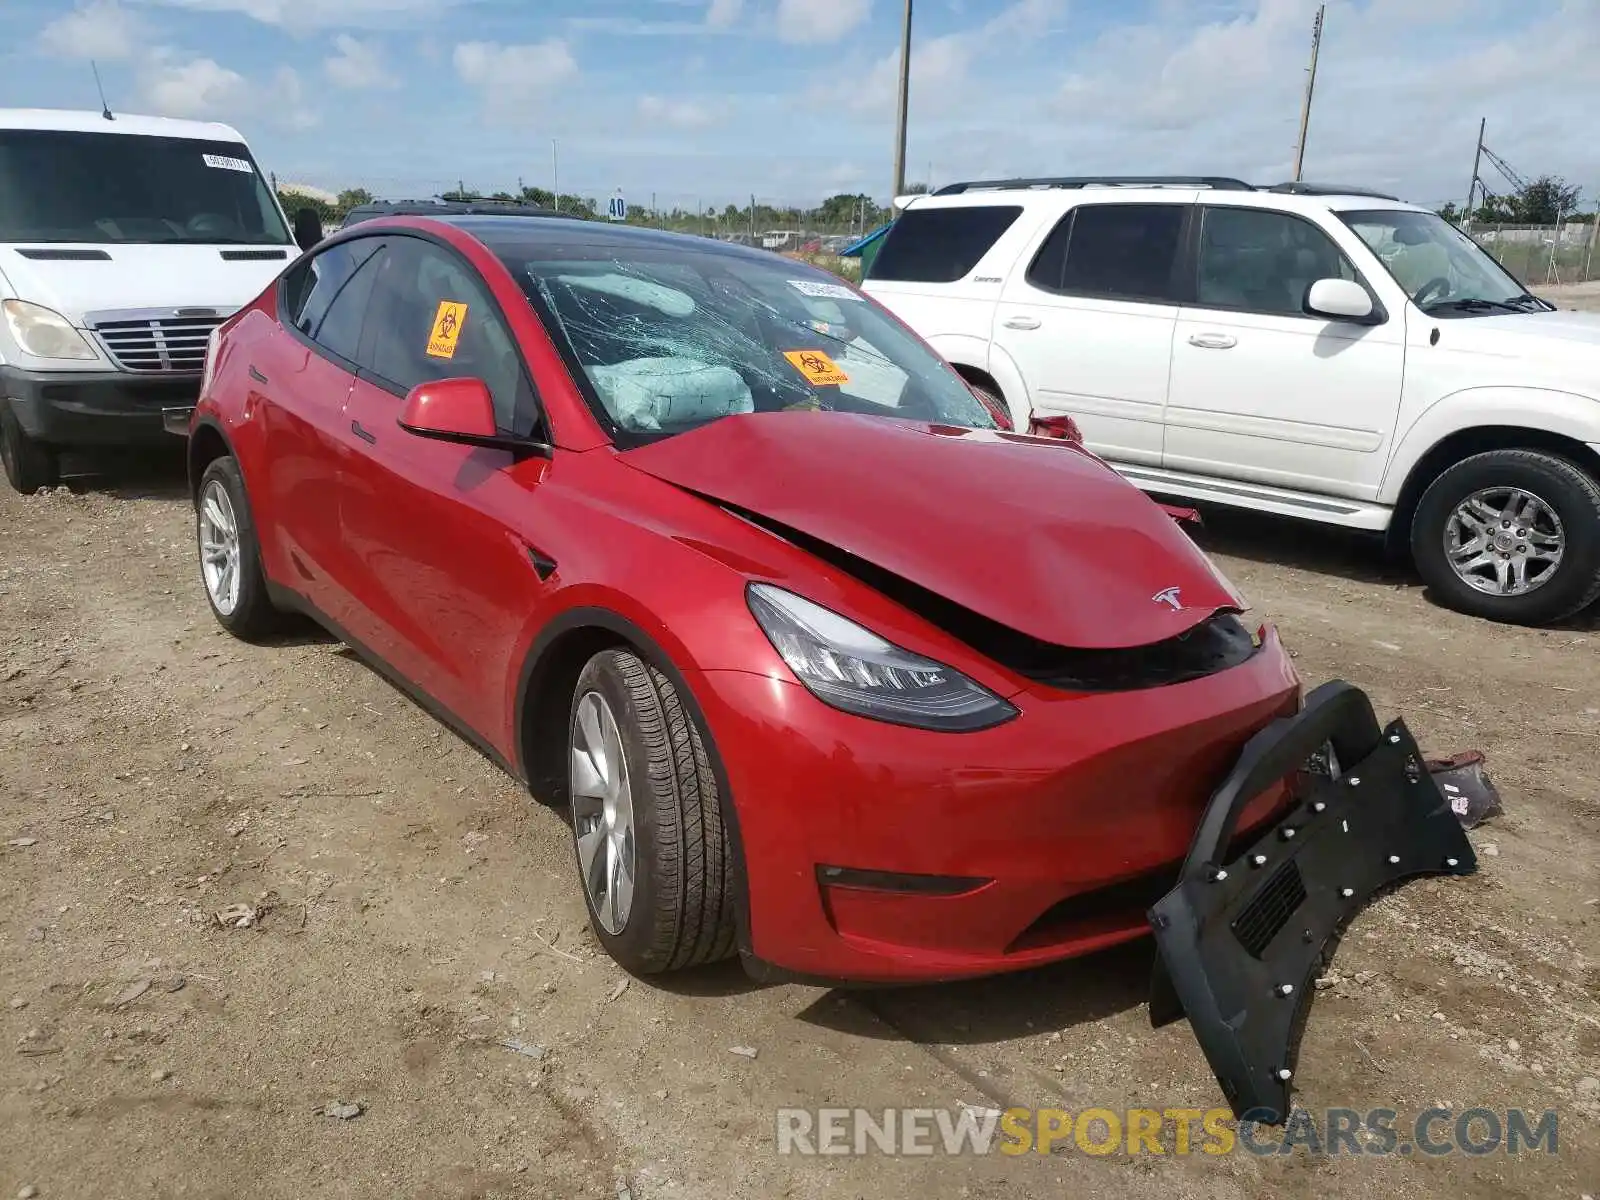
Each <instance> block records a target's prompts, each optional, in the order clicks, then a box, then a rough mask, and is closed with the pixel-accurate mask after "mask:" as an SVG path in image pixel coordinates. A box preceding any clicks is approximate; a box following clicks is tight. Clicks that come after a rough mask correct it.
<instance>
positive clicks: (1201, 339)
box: [1189, 333, 1239, 350]
mask: <svg viewBox="0 0 1600 1200" xmlns="http://www.w3.org/2000/svg"><path fill="white" fill-rule="evenodd" d="M1238 344H1239V339H1238V338H1236V337H1229V336H1228V335H1227V334H1225V333H1196V334H1191V335H1190V336H1189V345H1191V346H1199V347H1200V349H1202V350H1232V349H1233V348H1234V347H1235V346H1237V345H1238Z"/></svg>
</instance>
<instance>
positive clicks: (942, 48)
mask: <svg viewBox="0 0 1600 1200" xmlns="http://www.w3.org/2000/svg"><path fill="white" fill-rule="evenodd" d="M976 49H977V46H976V45H975V41H974V38H973V37H972V36H971V35H970V34H965V33H947V34H944V35H943V36H941V37H936V38H928V39H926V40H924V41H922V42H920V43H919V42H913V43H912V45H911V104H912V108H913V111H914V112H915V113H916V114H917V115H918V116H920V117H926V116H928V115H930V114H935V113H943V112H948V111H951V110H952V109H953V108H955V107H959V106H960V105H962V104H963V103H965V95H964V92H965V87H966V84H967V82H968V71H969V69H970V68H971V66H972V58H973V53H974V51H975V50H976ZM899 86H900V52H899V51H898V50H896V51H894V52H893V53H891V54H889V55H887V56H886V57H884V58H880V59H879V60H878V61H877V62H875V63H874V64H873V65H872V69H871V70H869V71H868V72H867V75H866V78H865V79H863V80H862V81H861V84H860V86H859V87H857V88H856V89H854V91H853V93H852V94H851V96H850V100H849V104H850V107H851V108H852V109H853V110H854V111H856V112H858V113H870V114H872V115H875V116H886V115H892V114H893V113H894V110H895V106H896V103H897V98H898V94H899V91H898V89H899ZM829 90H830V91H831V90H832V89H831V88H830V89H829Z"/></svg>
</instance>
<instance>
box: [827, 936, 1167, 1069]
mask: <svg viewBox="0 0 1600 1200" xmlns="http://www.w3.org/2000/svg"><path fill="white" fill-rule="evenodd" d="M1154 956H1155V944H1154V943H1153V942H1151V941H1148V940H1144V941H1139V942H1134V943H1131V944H1129V945H1125V946H1118V947H1115V948H1113V949H1111V950H1104V951H1101V952H1100V953H1098V954H1091V955H1088V956H1087V957H1084V958H1078V959H1071V960H1069V961H1067V962H1062V963H1055V964H1053V965H1051V966H1048V967H1041V968H1039V969H1037V970H1033V971H1024V972H1019V973H1016V974H1008V975H995V976H990V977H988V978H985V979H973V980H968V981H964V982H961V983H943V984H933V985H929V986H926V987H910V988H890V989H873V990H854V989H851V990H835V991H831V992H829V993H828V994H827V995H825V996H822V997H820V998H819V999H818V1000H817V1001H816V1002H815V1003H814V1004H812V1005H810V1006H809V1007H807V1008H806V1009H805V1010H804V1011H803V1012H801V1013H799V1014H797V1016H798V1019H799V1020H802V1021H807V1022H809V1023H811V1024H814V1025H821V1026H823V1027H825V1028H828V1029H833V1030H836V1031H838V1032H840V1033H848V1034H852V1035H854V1036H856V1037H862V1038H869V1039H872V1040H875V1041H900V1040H905V1041H910V1042H915V1043H917V1044H918V1045H947V1046H976V1045H984V1044H987V1043H991V1042H1006V1041H1011V1040H1014V1039H1016V1038H1023V1037H1033V1036H1036V1035H1038V1034H1042V1033H1051V1032H1054V1031H1056V1030H1066V1029H1071V1028H1072V1027H1074V1026H1076V1025H1083V1024H1086V1023H1088V1022H1090V1021H1098V1020H1101V1019H1103V1018H1105V1017H1110V1016H1114V1015H1116V1014H1117V1013H1123V1012H1128V1011H1130V1010H1131V1009H1135V1008H1137V1007H1139V1006H1140V1005H1141V1004H1143V1003H1144V1002H1145V1001H1146V1000H1147V999H1148V998H1149V991H1150V969H1151V966H1152V964H1153V962H1154Z"/></svg>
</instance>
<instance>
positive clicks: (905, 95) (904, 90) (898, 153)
mask: <svg viewBox="0 0 1600 1200" xmlns="http://www.w3.org/2000/svg"><path fill="white" fill-rule="evenodd" d="M910 103H911V0H906V16H905V25H904V27H903V28H902V29H901V31H900V104H899V109H898V112H897V115H896V117H895V128H894V190H893V191H892V192H891V193H890V194H889V207H890V208H891V209H893V207H894V198H895V197H896V196H901V195H904V194H905V190H906V115H907V113H908V111H909V109H910Z"/></svg>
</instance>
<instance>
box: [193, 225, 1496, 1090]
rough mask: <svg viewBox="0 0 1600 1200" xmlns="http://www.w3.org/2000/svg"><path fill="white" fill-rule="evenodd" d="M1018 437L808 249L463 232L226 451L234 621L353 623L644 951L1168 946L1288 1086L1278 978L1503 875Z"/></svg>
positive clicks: (250, 391)
mask: <svg viewBox="0 0 1600 1200" xmlns="http://www.w3.org/2000/svg"><path fill="white" fill-rule="evenodd" d="M1004 420H1005V418H1004V417H1003V416H1002V415H1001V414H999V413H996V412H994V411H992V410H991V409H990V408H988V407H986V406H985V404H984V403H983V402H982V401H981V400H980V399H979V398H978V397H977V396H976V395H975V394H974V392H973V391H972V390H971V389H969V388H968V387H967V386H966V385H965V384H964V383H963V381H962V379H961V378H960V377H959V376H958V375H956V374H955V373H954V371H952V369H951V368H950V367H949V366H948V365H947V364H945V363H944V362H943V361H942V360H941V359H940V358H939V357H938V356H937V355H936V354H935V353H934V352H933V351H931V350H930V349H929V348H928V347H927V346H926V345H924V344H923V343H922V342H921V341H920V340H919V339H918V338H917V337H916V336H915V335H914V334H912V333H911V332H909V331H908V330H907V329H906V328H905V327H903V326H902V325H901V324H900V323H899V322H898V321H896V320H895V319H894V318H893V317H892V316H890V315H889V314H888V313H887V312H886V311H885V310H884V309H882V308H880V307H879V306H878V305H877V304H876V303H874V302H873V301H871V300H869V299H868V298H866V297H865V296H863V295H862V294H861V293H860V292H858V291H857V290H855V289H854V288H851V287H849V286H847V285H845V284H843V283H841V282H840V281H838V280H837V279H834V278H833V277H831V276H829V275H825V274H823V273H822V272H820V271H817V270H814V269H812V268H810V267H808V266H805V265H803V264H800V263H797V262H793V261H790V260H786V259H783V258H779V257H776V256H773V255H769V254H765V253H761V252H757V251H753V250H749V249H744V248H741V247H737V246H729V245H724V244H721V243H717V242H714V241H709V240H703V239H698V238H688V237H679V236H674V235H669V234H662V233H657V232H653V231H647V230H640V229H629V228H617V227H607V226H602V225H599V224H595V223H586V222H580V221H574V220H568V219H563V218H559V217H511V216H461V217H454V218H449V219H436V218H419V217H391V218H384V219H380V220H376V221H371V222H365V223H362V224H359V225H356V226H353V227H351V228H349V229H347V230H345V231H344V232H343V233H341V234H339V235H336V236H334V237H333V238H331V239H329V240H326V241H323V242H321V243H320V244H318V245H317V246H315V247H314V248H313V249H312V250H310V251H308V252H307V253H306V254H304V255H303V256H302V257H301V258H300V259H299V260H298V261H297V262H295V263H294V264H293V265H292V266H291V267H290V268H289V269H288V270H287V271H286V272H285V273H284V275H283V276H282V278H281V279H280V280H279V281H278V283H277V284H276V285H275V286H274V287H272V288H271V289H269V290H268V291H267V292H266V293H265V294H263V295H262V296H261V297H260V298H258V299H257V300H256V301H255V302H254V303H252V304H250V305H249V306H248V307H246V308H245V309H244V310H242V311H241V312H239V313H238V314H236V315H235V316H234V317H233V318H232V319H230V320H229V321H228V322H226V323H225V324H224V325H223V326H222V327H221V328H220V329H219V330H218V332H217V334H216V335H215V337H214V339H213V343H212V345H211V347H210V351H209V353H208V355H207V359H206V375H205V381H204V387H203V394H202V396H201V399H200V401H199V405H198V408H197V409H196V411H195V412H194V413H193V414H192V417H191V418H190V419H189V420H188V421H187V422H186V428H187V431H188V433H189V435H190V441H189V446H190V451H189V453H190V468H191V479H192V484H193V489H194V494H195V499H196V513H197V521H196V529H197V538H198V546H199V554H200V560H201V573H202V576H203V580H204V584H205V590H206V595H207V597H208V599H209V601H210V604H211V607H212V609H213V610H214V612H215V614H216V617H217V619H218V620H219V621H220V622H221V623H222V625H223V626H224V627H226V628H227V629H229V630H231V631H232V632H234V633H235V634H238V635H240V636H241V637H247V638H257V637H261V636H263V635H265V634H267V633H269V632H270V631H271V630H273V629H274V628H275V627H276V626H277V624H278V621H279V620H280V618H281V617H282V616H283V615H284V614H286V613H291V612H294V613H300V614H306V615H309V616H311V617H313V618H315V620H317V621H319V622H321V623H322V624H323V625H325V626H326V627H327V628H328V629H330V630H332V631H333V632H334V633H335V634H336V635H337V636H338V637H339V638H341V639H343V640H344V641H345V642H347V643H348V644H349V645H350V646H351V647H353V648H355V649H357V650H358V651H359V652H360V653H362V654H363V655H364V656H365V657H366V658H367V659H369V660H370V661H371V662H372V663H373V664H374V665H375V666H376V667H377V668H378V669H380V670H381V671H383V672H384V673H385V674H387V675H388V676H389V677H390V678H391V679H392V680H393V681H394V682H395V683H396V684H397V685H398V686H400V687H402V688H403V689H405V690H406V691H408V692H409V693H410V694H412V695H413V696H414V697H415V698H416V699H417V700H418V701H419V702H420V703H421V704H423V705H424V706H426V707H427V708H429V709H430V710H431V711H433V712H434V713H436V714H437V715H438V716H439V717H440V718H441V719H443V720H444V721H446V722H448V723H449V724H450V725H451V726H453V727H454V728H455V729H456V730H458V731H459V732H460V733H461V734H462V735H463V736H464V737H466V738H468V739H470V740H471V741H472V742H473V743H475V744H476V745H477V746H478V747H480V748H481V749H482V750H483V751H484V752H485V753H486V754H488V755H490V756H491V757H493V758H494V759H495V760H496V761H497V762H499V763H501V764H502V765H503V766H504V767H505V769H506V770H508V771H510V772H512V773H513V774H515V775H516V776H517V777H519V778H520V779H522V780H525V781H526V782H527V783H528V784H529V785H530V787H531V789H532V791H533V794H534V795H535V796H536V797H538V798H539V799H540V800H542V801H546V802H548V803H551V804H554V805H557V806H560V807H563V808H565V809H566V810H567V811H568V812H569V813H570V821H571V829H572V837H573V841H574V845H575V855H574V857H575V860H576V872H575V873H576V880H575V882H577V883H579V884H580V885H581V887H582V891H583V894H584V897H585V899H586V901H587V905H588V910H589V915H590V918H591V921H592V923H593V927H594V930H595V933H596V936H597V937H598V938H599V940H600V942H601V944H602V945H603V946H604V947H605V948H606V949H607V950H608V951H609V952H610V953H611V955H612V956H613V957H614V958H615V959H616V960H617V961H618V962H619V963H621V964H622V965H623V966H624V967H626V968H628V969H629V970H632V971H636V972H641V973H645V972H656V971H662V970H668V969H672V968H680V967H688V966H692V965H694V964H699V963H705V962H709V961H712V960H715V959H720V958H724V957H727V956H730V955H732V954H734V953H739V954H741V955H742V956H743V957H744V959H745V963H746V965H747V967H748V968H749V969H750V970H751V971H752V972H753V973H756V974H757V975H758V976H763V977H769V978H795V977H799V978H813V979H823V980H849V981H859V982H868V983H900V982H919V981H933V980H946V979H952V978H957V977H962V976H970V975H977V974H984V973H991V972H998V971H1008V970H1014V969H1017V968H1022V967H1027V966H1031V965H1035V964H1040V963H1046V962H1051V961H1054V960H1058V959H1062V958H1066V957H1069V956H1072V955H1080V954H1084V953H1086V952H1089V951H1093V950H1095V949H1098V948H1100V947H1105V946H1109V945H1112V944H1114V943H1118V942H1123V941H1126V940H1129V939H1132V938H1137V937H1142V936H1148V935H1150V933H1151V931H1152V924H1154V927H1155V932H1156V936H1157V939H1158V943H1159V944H1160V947H1161V956H1162V962H1163V964H1164V970H1163V973H1162V974H1161V976H1160V978H1159V979H1158V992H1160V993H1161V996H1162V997H1163V1000H1162V1003H1160V1004H1153V1006H1152V1011H1153V1014H1155V1015H1157V1016H1158V1018H1161V1019H1166V1018H1170V1017H1175V1016H1178V1015H1185V1016H1187V1017H1189V1019H1190V1020H1191V1022H1192V1023H1193V1024H1194V1025H1195V1027H1196V1032H1197V1033H1198V1034H1199V1035H1200V1036H1201V1039H1202V1042H1203V1043H1205V1042H1206V1041H1207V1039H1208V1038H1209V1039H1211V1040H1213V1041H1215V1042H1216V1046H1212V1045H1207V1054H1208V1056H1210V1057H1211V1059H1212V1063H1213V1066H1214V1067H1216V1068H1217V1070H1218V1073H1219V1078H1222V1080H1223V1085H1224V1087H1225V1089H1227V1090H1228V1091H1229V1094H1230V1097H1231V1098H1232V1099H1234V1101H1235V1103H1236V1104H1237V1105H1242V1106H1244V1107H1249V1105H1250V1102H1251V1101H1252V1100H1260V1101H1261V1102H1262V1103H1264V1104H1271V1103H1281V1101H1282V1100H1283V1099H1284V1097H1285V1096H1286V1094H1287V1091H1286V1089H1287V1080H1288V1077H1289V1076H1288V1074H1287V1073H1286V1072H1289V1071H1290V1067H1289V1066H1288V1064H1287V1059H1288V1057H1289V1049H1288V1036H1289V1034H1288V1022H1289V1018H1290V1017H1292V1015H1293V1012H1294V1010H1295V1008H1296V1006H1297V1005H1296V1003H1295V1002H1293V1001H1290V1002H1283V1001H1282V1000H1281V997H1284V996H1288V995H1290V994H1293V993H1297V992H1298V991H1300V990H1303V989H1304V986H1305V985H1306V983H1307V981H1308V979H1309V978H1310V975H1311V973H1312V972H1313V970H1314V969H1315V967H1316V965H1317V963H1316V959H1317V955H1318V954H1319V953H1320V952H1321V951H1322V948H1323V944H1324V942H1325V941H1326V940H1327V939H1328V938H1329V937H1330V936H1331V935H1332V934H1333V933H1334V932H1335V931H1336V930H1337V927H1338V926H1339V924H1340V923H1342V922H1343V921H1344V920H1345V919H1347V917H1348V916H1349V914H1350V913H1351V912H1353V911H1354V909H1355V908H1356V907H1358V906H1359V904H1360V903H1361V902H1362V901H1363V900H1365V899H1366V897H1367V896H1368V895H1370V894H1371V892H1372V891H1373V890H1375V889H1376V888H1378V887H1380V886H1384V885H1386V884H1388V883H1390V882H1392V881H1393V880H1394V879H1395V878H1403V877H1406V876H1409V875H1417V874H1427V873H1432V872H1448V871H1466V870H1470V869H1471V866H1472V863H1471V852H1470V849H1469V848H1467V847H1466V843H1465V839H1464V837H1462V835H1461V831H1460V829H1459V827H1458V826H1457V825H1456V824H1455V823H1454V822H1453V821H1451V820H1450V819H1449V813H1448V809H1445V810H1444V816H1445V820H1444V821H1442V822H1441V821H1439V820H1438V819H1437V816H1438V814H1437V811H1435V809H1436V807H1437V796H1438V794H1437V791H1436V790H1434V789H1433V787H1432V784H1431V783H1430V782H1429V781H1428V779H1427V776H1426V774H1425V773H1419V772H1416V771H1414V770H1412V769H1411V767H1412V764H1413V761H1414V759H1415V747H1414V746H1413V745H1412V743H1411V741H1410V738H1409V735H1407V734H1406V733H1405V731H1404V727H1403V726H1401V725H1398V724H1396V725H1394V726H1391V727H1389V728H1388V729H1386V730H1380V729H1379V727H1378V725H1377V722H1376V721H1375V720H1374V719H1373V717H1372V711H1371V708H1370V706H1369V705H1367V703H1366V701H1365V698H1364V697H1363V696H1362V695H1361V693H1360V692H1358V691H1356V690H1355V689H1353V688H1350V687H1349V686H1348V685H1343V684H1333V685H1328V686H1326V687H1324V688H1322V689H1319V690H1318V691H1317V692H1316V693H1313V695H1312V697H1311V698H1310V699H1309V700H1307V701H1305V702H1303V701H1302V696H1301V689H1300V683H1299V680H1298V679H1297V678H1296V675H1295V671H1294V668H1293V666H1292V664H1291V663H1290V661H1289V658H1288V656H1287V654H1286V653H1285V651H1284V649H1283V647H1282V645H1281V644H1280V642H1279V640H1278V636H1277V634H1276V633H1275V632H1274V631H1273V630H1272V628H1270V627H1267V626H1259V627H1258V626H1256V625H1255V624H1254V623H1249V622H1246V620H1245V619H1244V617H1243V612H1244V610H1245V607H1246V606H1245V603H1244V601H1243V600H1242V599H1241V598H1240V596H1239V594H1238V593H1237V592H1236V591H1235V590H1234V588H1233V587H1232V586H1230V585H1229V583H1228V581H1227V580H1226V579H1225V578H1223V576H1222V575H1221V574H1219V573H1218V571H1217V570H1216V569H1215V568H1214V567H1213V566H1212V564H1211V563H1210V561H1209V560H1208V559H1207V557H1206V556H1205V555H1204V554H1203V553H1202V552H1201V550H1200V549H1199V548H1198V547H1197V546H1196V545H1195V544H1194V543H1193V542H1192V541H1191V540H1190V539H1189V537H1188V536H1186V534H1185V533H1184V532H1183V530H1182V529H1181V528H1180V527H1179V526H1178V525H1177V524H1176V523H1175V522H1174V521H1173V519H1172V518H1171V517H1170V516H1169V515H1168V514H1167V513H1166V512H1164V511H1163V510H1162V509H1161V508H1160V507H1158V506H1157V505H1156V504H1154V503H1152V502H1151V501H1150V500H1148V499H1146V498H1145V496H1144V495H1143V494H1142V493H1140V492H1139V491H1138V489H1136V488H1135V487H1133V486H1132V485H1130V484H1128V483H1126V482H1124V481H1123V480H1122V479H1121V478H1120V477H1119V476H1118V475H1117V474H1116V473H1115V472H1114V471H1113V470H1112V469H1111V468H1109V467H1108V466H1106V465H1105V464H1104V463H1103V462H1101V461H1100V460H1099V459H1097V458H1095V457H1094V456H1093V455H1091V454H1089V453H1088V452H1086V451H1085V450H1084V449H1083V448H1082V447H1081V446H1078V445H1077V444H1075V443H1073V442H1072V441H1070V440H1057V439H1051V438H1044V437H1032V436H1028V435H1026V434H1020V433H1016V432H1012V431H1011V430H1009V429H1007V428H1004V427H1003V422H1004ZM1330 745H1331V747H1332V750H1333V751H1334V752H1335V753H1334V755H1333V757H1334V759H1335V760H1336V761H1337V763H1339V764H1342V766H1343V769H1342V770H1340V771H1335V772H1333V773H1332V774H1329V775H1325V776H1319V777H1316V778H1315V779H1313V780H1312V781H1311V782H1310V783H1307V782H1306V776H1305V774H1304V772H1302V771H1301V767H1302V766H1303V764H1304V762H1305V760H1306V759H1307V757H1308V756H1310V755H1312V754H1313V753H1314V752H1317V751H1319V750H1321V749H1324V748H1326V747H1328V746H1330ZM1363 783H1364V785H1365V786H1364V788H1363V787H1362V786H1361V785H1362V784H1363ZM1368 810H1370V813H1369V811H1368ZM1380 818H1381V819H1380ZM1340 822H1343V824H1344V826H1345V828H1344V831H1343V832H1342V833H1341V832H1340V830H1339V824H1340ZM1367 859H1370V860H1371V861H1370V862H1369V861H1367ZM1357 860H1359V861H1357ZM1284 987H1288V988H1289V992H1283V991H1282V990H1281V989H1282V988H1284ZM1208 1006H1209V1007H1208ZM1213 1009H1214V1010H1215V1011H1213ZM1242 1012H1248V1014H1249V1019H1248V1020H1240V1019H1238V1018H1239V1016H1240V1013H1242ZM1280 1024H1281V1025H1282V1028H1281V1029H1280V1028H1279V1026H1280ZM1230 1055H1233V1056H1234V1058H1236V1059H1237V1062H1235V1061H1234V1060H1233V1059H1232V1058H1229V1056H1230Z"/></svg>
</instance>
